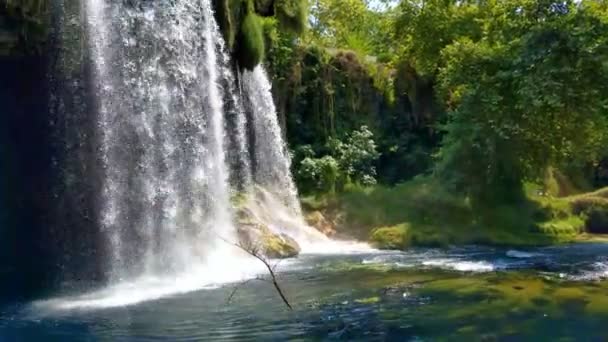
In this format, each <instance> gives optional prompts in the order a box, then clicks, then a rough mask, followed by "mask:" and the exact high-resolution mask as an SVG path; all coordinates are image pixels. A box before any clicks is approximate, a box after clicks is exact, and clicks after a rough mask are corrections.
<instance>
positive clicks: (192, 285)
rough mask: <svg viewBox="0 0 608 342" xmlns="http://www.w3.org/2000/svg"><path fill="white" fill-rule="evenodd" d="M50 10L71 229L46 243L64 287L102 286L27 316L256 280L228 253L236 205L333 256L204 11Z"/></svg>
mask: <svg viewBox="0 0 608 342" xmlns="http://www.w3.org/2000/svg"><path fill="white" fill-rule="evenodd" d="M53 8H54V12H56V13H55V17H56V18H57V19H55V36H54V37H53V39H54V41H55V44H56V45H57V46H59V47H60V49H58V50H57V51H58V52H57V53H58V55H59V56H58V57H57V58H56V63H55V64H56V66H55V68H54V69H53V70H52V71H51V73H52V74H51V75H50V78H51V79H52V80H53V88H54V89H55V91H54V95H53V96H54V98H55V100H54V101H52V102H53V103H56V105H55V109H54V110H52V113H53V115H52V120H53V121H52V125H53V126H56V127H57V131H58V133H56V135H57V136H58V138H57V140H59V141H61V143H60V144H58V145H60V148H59V149H60V150H62V151H63V153H62V154H61V156H59V157H58V158H57V159H56V164H57V169H58V174H60V175H61V176H60V177H59V178H61V181H60V182H59V183H60V184H59V186H58V189H60V190H59V191H57V193H56V197H57V198H59V199H60V202H58V203H59V204H58V206H60V205H63V206H64V208H63V209H60V210H59V211H61V212H62V213H64V214H65V215H66V216H67V217H69V218H70V219H66V220H63V221H62V220H58V221H59V222H65V224H61V225H60V226H61V228H60V229H57V230H54V229H50V232H51V234H49V235H50V236H52V237H54V238H55V239H56V240H57V241H55V243H54V244H53V245H54V246H55V245H56V246H55V250H57V251H58V254H59V253H63V256H62V257H61V258H59V259H60V262H59V263H58V264H60V266H59V268H61V269H62V272H66V273H70V275H71V277H69V278H70V279H72V280H75V281H78V280H80V279H85V280H93V281H94V280H104V281H105V282H107V283H108V284H104V285H107V287H105V288H103V289H102V290H98V291H95V292H91V293H86V294H84V295H77V296H73V297H64V298H59V299H52V300H48V301H43V302H42V303H40V305H42V306H50V307H52V308H60V309H71V308H80V307H108V306H116V305H126V304H133V303H137V302H140V301H144V300H150V299H155V298H160V297H162V296H166V295H169V294H173V293H177V292H186V291H193V290H197V289H200V288H202V287H204V286H212V285H213V284H218V283H224V282H231V281H237V280H241V279H243V278H251V277H253V276H255V275H258V274H259V272H263V271H264V265H263V264H261V263H259V261H258V260H256V259H255V258H251V257H250V256H248V255H246V254H245V253H244V252H243V251H241V250H239V249H238V248H235V247H234V246H233V243H237V242H238V239H239V237H240V235H239V234H241V233H242V231H239V233H238V234H237V229H236V227H235V222H234V221H233V213H232V212H233V210H234V209H235V208H232V205H231V202H230V201H231V198H230V197H231V196H232V195H233V194H237V193H238V194H241V193H245V194H248V195H249V196H248V197H249V198H250V201H249V202H250V203H249V204H248V205H249V208H248V209H249V210H250V212H251V213H252V214H253V215H254V216H255V218H257V219H258V220H259V222H261V223H263V224H265V225H266V226H268V228H269V229H270V230H272V231H274V232H276V233H279V234H286V235H289V236H290V237H292V238H293V239H295V240H296V241H297V243H299V244H300V246H301V247H302V251H303V252H328V251H335V250H336V248H335V246H333V245H332V246H330V245H329V244H328V242H329V239H328V238H327V237H325V236H324V235H323V234H321V233H320V232H318V231H316V230H315V229H313V228H311V227H309V226H307V225H306V224H305V223H304V220H303V218H302V213H301V209H300V206H299V202H298V197H297V191H296V187H295V185H294V182H293V180H292V178H291V174H290V163H291V162H290V157H289V153H288V150H287V147H286V145H285V143H284V141H283V140H282V135H281V131H280V127H279V124H278V121H277V113H276V109H275V106H274V104H273V99H272V94H271V84H270V81H269V79H268V77H267V76H266V74H265V72H264V70H263V69H262V67H257V68H255V69H254V70H253V71H244V72H243V74H242V80H241V86H240V87H239V86H237V82H236V78H235V76H234V74H233V71H232V67H231V62H230V58H229V55H228V53H227V52H226V47H225V45H224V44H225V43H224V41H223V40H222V37H221V34H220V32H219V29H218V26H217V24H216V22H215V19H214V15H213V12H212V8H211V0H178V1H145V0H132V1H113V0H85V1H83V2H78V1H73V0H57V2H55V5H54V7H53ZM79 21H81V22H80V23H79ZM83 31H84V32H83ZM53 73H54V74H53ZM68 207H69V208H71V209H69V210H68V209H66V208H68ZM72 208H73V209H72ZM75 223H77V224H75ZM239 224H240V223H239ZM76 228H78V229H76ZM241 228H242V227H241ZM241 238H242V237H241ZM62 240H66V241H67V242H64V241H62ZM75 250H78V252H76V251H75ZM79 264H84V265H85V266H84V267H83V266H80V265H79ZM66 265H67V266H66ZM63 269H67V270H68V271H63ZM93 273H94V274H95V277H93V276H92V274H93ZM85 286H86V285H85Z"/></svg>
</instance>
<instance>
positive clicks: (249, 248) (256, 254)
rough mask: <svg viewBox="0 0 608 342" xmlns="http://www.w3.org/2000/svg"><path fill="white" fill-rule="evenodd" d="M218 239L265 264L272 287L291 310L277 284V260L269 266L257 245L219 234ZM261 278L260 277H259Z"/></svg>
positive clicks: (232, 294)
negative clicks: (225, 237)
mask: <svg viewBox="0 0 608 342" xmlns="http://www.w3.org/2000/svg"><path fill="white" fill-rule="evenodd" d="M219 238H220V239H222V240H223V241H224V242H226V243H229V244H231V245H233V246H235V247H237V248H240V249H241V250H243V251H244V252H245V253H247V254H249V255H251V256H252V257H254V258H256V259H258V260H259V261H261V262H262V263H263V264H264V266H266V268H267V269H268V272H269V273H270V277H271V281H272V285H273V286H274V288H275V289H276V290H277V292H278V293H279V296H280V297H281V300H283V303H285V305H286V306H287V307H288V308H289V310H293V307H292V306H291V304H290V303H289V300H287V297H286V296H285V294H284V293H283V289H281V286H280V285H279V282H278V281H277V277H276V274H275V269H276V267H277V266H278V265H279V263H280V260H279V262H277V263H276V264H275V265H274V266H271V265H270V263H269V262H268V261H267V260H266V258H265V257H264V256H262V255H261V254H260V253H259V252H258V249H257V247H254V246H243V245H242V244H240V243H233V242H230V241H228V240H226V239H224V238H223V237H221V236H219ZM250 280H255V279H250ZM259 280H261V279H259ZM247 282H249V280H248V281H246V282H244V283H241V284H240V285H239V286H241V285H244V284H246V283H247ZM239 286H237V287H236V288H235V289H234V290H233V291H232V293H231V294H230V297H229V299H232V297H233V296H234V294H235V293H236V291H238V289H239Z"/></svg>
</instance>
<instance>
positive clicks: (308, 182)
mask: <svg viewBox="0 0 608 342" xmlns="http://www.w3.org/2000/svg"><path fill="white" fill-rule="evenodd" d="M339 173H340V166H339V165H338V162H337V161H336V160H335V159H334V158H333V157H332V156H324V157H322V158H312V157H305V158H304V159H302V161H301V162H300V166H299V168H298V171H297V174H296V176H297V180H298V183H299V184H300V186H301V187H304V188H306V189H314V190H316V191H321V192H327V193H335V191H336V183H337V181H338V177H339Z"/></svg>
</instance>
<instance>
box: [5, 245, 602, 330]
mask: <svg viewBox="0 0 608 342" xmlns="http://www.w3.org/2000/svg"><path fill="white" fill-rule="evenodd" d="M277 270H278V273H279V277H280V282H281V284H282V286H283V288H284V291H285V293H286V294H287V296H288V298H289V300H290V302H291V304H292V305H293V306H294V308H295V309H294V311H291V312H290V311H289V310H287V309H286V307H285V306H284V304H283V303H282V302H281V300H280V298H279V297H278V295H277V293H276V292H275V291H274V289H273V287H272V285H271V284H270V283H268V282H267V281H263V280H250V281H248V282H244V283H241V284H240V285H238V286H239V289H238V291H236V293H235V294H234V296H233V297H232V300H231V301H230V302H228V298H229V297H230V294H231V293H232V292H233V290H234V288H235V286H236V284H224V285H218V286H209V287H207V288H205V289H202V290H197V291H193V292H186V293H180V294H174V295H171V296H168V297H162V298H159V299H155V300H149V301H143V302H140V303H138V304H135V305H128V306H121V305H119V303H117V305H116V306H107V307H104V308H99V307H94V306H82V307H79V306H72V307H70V309H65V307H66V306H63V307H64V309H60V308H59V307H58V306H53V305H49V301H40V302H34V303H23V304H20V305H13V306H10V307H5V308H3V309H1V310H0V341H202V340H205V341H238V340H243V341H244V340H248V341H250V340H265V341H282V340H287V339H289V340H306V341H308V340H349V341H352V340H366V341H368V340H369V341H374V340H377V341H436V340H469V341H470V340H487V341H521V340H531V341H539V340H556V339H564V340H576V341H582V340H584V341H605V340H607V339H608V330H607V329H606V328H605V327H606V326H607V324H608V281H606V280H605V279H607V278H608V245H605V244H575V245H567V246H559V247H546V248H536V249H525V250H523V249H522V250H515V249H499V248H487V247H476V246H471V247H462V248H450V249H410V250H408V251H404V252H380V251H366V252H360V253H350V254H342V255H302V256H300V257H298V258H296V259H290V260H284V261H282V262H281V263H280V264H279V266H278V267H277ZM142 290H145V289H142ZM51 303H55V302H52V301H51Z"/></svg>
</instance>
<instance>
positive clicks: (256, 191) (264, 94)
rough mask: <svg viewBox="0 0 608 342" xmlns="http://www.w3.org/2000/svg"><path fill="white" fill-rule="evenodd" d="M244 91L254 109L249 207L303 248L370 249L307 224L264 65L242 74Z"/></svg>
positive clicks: (325, 251) (250, 123)
mask: <svg viewBox="0 0 608 342" xmlns="http://www.w3.org/2000/svg"><path fill="white" fill-rule="evenodd" d="M242 82H243V88H244V90H243V92H244V96H245V98H246V100H247V103H248V104H249V108H248V109H249V110H250V111H251V115H250V118H251V122H249V129H250V134H249V135H250V143H251V144H252V146H251V151H252V152H253V153H252V157H251V159H252V169H253V177H252V178H253V180H254V183H255V185H254V186H253V188H252V189H251V190H250V191H251V194H250V201H249V204H248V206H249V210H250V211H251V212H252V213H253V214H254V215H255V216H256V219H257V220H258V221H261V222H263V223H265V224H266V225H268V226H269V227H270V228H271V230H273V231H275V232H276V233H279V234H286V235H289V236H291V237H293V238H294V239H296V241H297V242H298V243H299V244H300V246H301V247H302V251H303V252H311V253H312V252H314V253H327V252H329V253H332V252H347V251H353V250H361V249H369V246H367V245H365V244H356V243H355V244H353V243H352V242H341V243H340V242H336V241H332V240H330V239H329V238H328V237H327V236H325V235H323V234H321V233H320V232H319V231H317V230H316V229H314V228H312V227H310V226H308V225H307V224H306V223H305V221H304V219H303V217H302V211H301V208H300V203H299V200H298V193H297V189H296V187H295V184H294V182H293V179H292V177H291V170H290V168H291V158H290V155H289V152H288V150H287V146H286V145H285V142H284V141H283V138H282V135H281V127H280V126H279V122H278V116H277V112H276V108H275V105H274V102H273V98H272V92H271V83H270V80H269V79H268V76H267V75H266V72H265V71H264V69H263V67H262V66H257V67H256V68H255V69H254V70H252V71H247V70H245V71H244V72H243V74H242Z"/></svg>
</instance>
